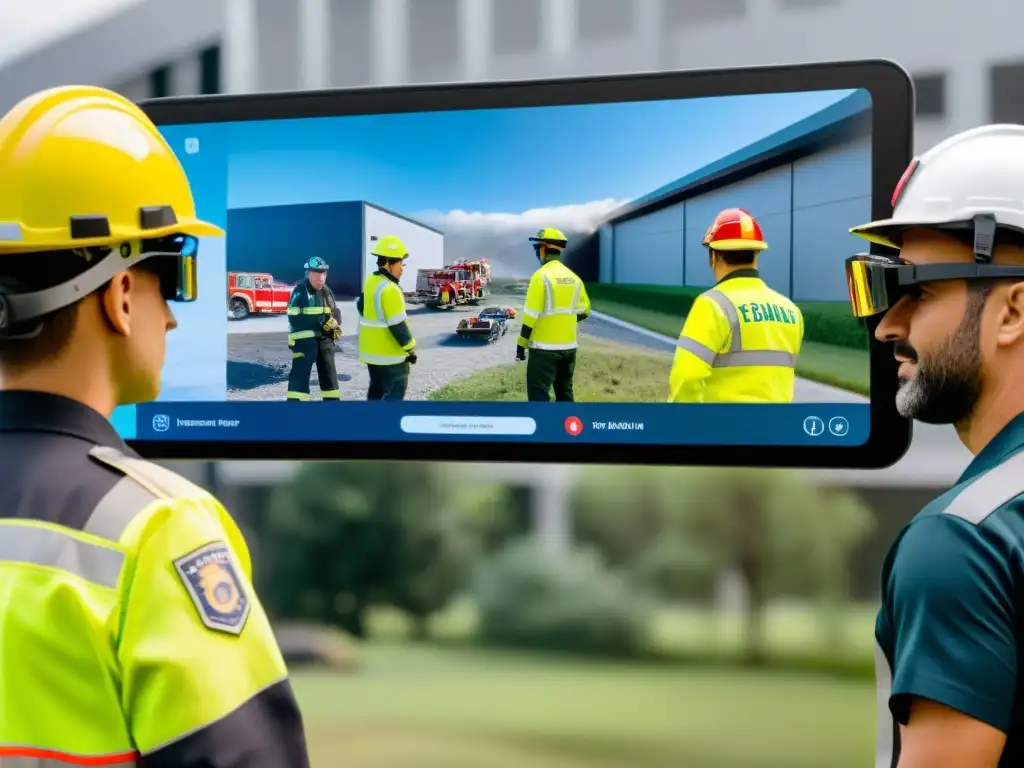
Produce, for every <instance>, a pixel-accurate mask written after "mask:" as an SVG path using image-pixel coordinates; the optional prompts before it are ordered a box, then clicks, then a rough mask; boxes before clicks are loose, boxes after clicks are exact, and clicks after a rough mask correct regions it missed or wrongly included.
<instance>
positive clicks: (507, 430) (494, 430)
mask: <svg viewBox="0 0 1024 768" xmlns="http://www.w3.org/2000/svg"><path fill="white" fill-rule="evenodd" d="M401 424H402V431H403V432H405V433H407V434H410V435H475V436H481V435H532V434H533V433H534V432H536V431H537V422H536V421H534V420H533V419H531V418H529V417H526V416H403V417H402V422H401Z"/></svg>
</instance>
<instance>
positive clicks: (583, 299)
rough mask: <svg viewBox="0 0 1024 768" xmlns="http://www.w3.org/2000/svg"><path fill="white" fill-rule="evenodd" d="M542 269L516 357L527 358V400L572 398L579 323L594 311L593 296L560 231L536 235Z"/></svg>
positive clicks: (528, 298)
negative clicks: (569, 260)
mask: <svg viewBox="0 0 1024 768" xmlns="http://www.w3.org/2000/svg"><path fill="white" fill-rule="evenodd" d="M530 241H531V242H532V243H533V249H534V252H535V253H536V254H537V259H538V260H539V261H540V268H539V269H538V270H537V271H536V272H534V273H533V276H532V277H531V278H530V287H529V288H528V289H527V291H526V306H525V307H524V308H523V325H522V329H521V330H520V331H519V339H518V341H517V343H516V360H526V359H527V356H526V350H527V349H529V350H530V356H529V360H528V362H527V363H526V399H527V400H530V401H539V402H549V401H550V400H551V391H552V390H554V394H555V400H556V401H561V402H572V401H573V400H574V399H575V396H574V394H573V388H572V384H573V377H574V375H575V373H576V348H577V347H578V346H579V341H578V333H577V329H576V325H577V323H580V322H582V321H583V320H586V319H587V317H588V316H589V315H590V298H589V297H588V296H587V289H586V286H584V285H583V280H581V279H580V277H579V275H577V274H576V273H575V272H573V271H572V270H571V269H569V268H568V267H567V266H565V265H564V264H563V263H562V261H561V258H562V252H563V251H564V250H565V247H566V245H567V244H568V241H567V240H566V237H565V235H564V234H562V232H561V231H560V230H557V229H553V228H552V227H545V228H544V229H542V230H540V231H539V232H538V233H537V235H536V237H531V238H530Z"/></svg>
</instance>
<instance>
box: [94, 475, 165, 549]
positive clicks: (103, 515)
mask: <svg viewBox="0 0 1024 768" xmlns="http://www.w3.org/2000/svg"><path fill="white" fill-rule="evenodd" d="M157 498H158V497H157V496H156V495H155V494H154V493H153V492H152V491H150V490H148V489H146V488H144V487H143V486H142V485H140V484H139V482H138V481H137V480H134V479H132V478H131V477H122V478H121V479H120V480H118V481H117V483H115V485H114V487H113V488H111V489H110V490H109V491H107V494H106V496H104V497H103V498H102V499H100V503H99V504H97V505H96V508H95V509H93V511H92V514H91V515H90V516H89V519H88V520H87V521H86V523H85V527H84V528H83V529H82V530H84V531H85V532H86V533H91V534H93V535H94V536H99V537H100V538H103V539H109V540H110V541H119V540H120V538H121V535H122V534H123V533H124V529H125V528H127V527H128V524H129V523H130V522H131V521H132V520H134V519H135V516H136V515H138V514H139V513H140V512H141V511H142V510H143V509H145V508H146V507H148V506H149V505H150V504H152V503H153V502H154V501H156V500H157Z"/></svg>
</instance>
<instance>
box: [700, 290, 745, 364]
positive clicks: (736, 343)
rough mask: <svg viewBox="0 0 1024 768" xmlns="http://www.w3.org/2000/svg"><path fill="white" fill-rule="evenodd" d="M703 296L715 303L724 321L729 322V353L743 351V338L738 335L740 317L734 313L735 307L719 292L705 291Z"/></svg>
mask: <svg viewBox="0 0 1024 768" xmlns="http://www.w3.org/2000/svg"><path fill="white" fill-rule="evenodd" d="M704 296H706V297H707V298H709V299H711V300H712V301H713V302H715V304H717V305H718V306H719V307H720V308H721V310H722V311H723V312H724V313H725V319H726V320H727V321H728V322H729V335H730V336H731V337H732V339H731V341H730V342H729V351H730V352H739V351H740V350H742V349H743V337H742V336H741V335H740V316H739V314H738V313H737V312H736V306H735V305H734V304H733V303H732V302H731V301H730V300H729V297H728V296H726V295H725V294H724V293H722V292H721V291H716V290H714V289H712V290H710V291H705V292H704Z"/></svg>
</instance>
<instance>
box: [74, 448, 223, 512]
mask: <svg viewBox="0 0 1024 768" xmlns="http://www.w3.org/2000/svg"><path fill="white" fill-rule="evenodd" d="M89 456H91V457H92V458H93V459H96V460H97V461H100V462H102V463H103V464H106V465H107V466H110V467H113V468H114V469H116V470H118V471H120V472H121V474H123V475H127V476H128V477H130V478H132V479H133V480H135V482H137V483H138V484H139V485H141V486H143V487H144V488H146V489H147V490H149V491H151V492H152V493H153V495H154V496H156V497H157V498H159V499H182V498H184V499H194V500H197V501H198V500H206V499H210V498H211V496H210V494H209V493H208V492H207V491H205V490H204V489H202V488H200V487H199V486H198V485H196V484H195V483H191V482H189V481H188V480H186V479H185V478H184V477H182V476H181V475H179V474H177V473H175V472H172V471H171V470H169V469H167V468H166V467H161V466H160V465H159V464H154V463H153V462H151V461H146V460H145V459H137V458H132V457H131V456H126V455H125V454H123V453H121V452H120V451H119V450H117V449H116V448H108V447H106V446H99V445H98V446H95V447H94V448H91V449H90V450H89Z"/></svg>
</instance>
